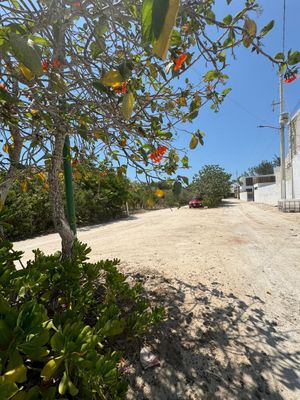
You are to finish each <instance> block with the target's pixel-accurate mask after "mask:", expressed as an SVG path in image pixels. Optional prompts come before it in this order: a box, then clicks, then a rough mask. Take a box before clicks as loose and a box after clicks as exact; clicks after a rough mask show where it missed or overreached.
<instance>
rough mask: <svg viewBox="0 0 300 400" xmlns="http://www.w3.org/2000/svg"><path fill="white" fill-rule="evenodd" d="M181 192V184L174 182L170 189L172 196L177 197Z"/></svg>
mask: <svg viewBox="0 0 300 400" xmlns="http://www.w3.org/2000/svg"><path fill="white" fill-rule="evenodd" d="M181 190H182V184H181V182H179V181H175V182H174V183H173V187H172V192H173V194H174V196H176V197H178V196H179V195H180V193H181Z"/></svg>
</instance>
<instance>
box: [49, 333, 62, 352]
mask: <svg viewBox="0 0 300 400" xmlns="http://www.w3.org/2000/svg"><path fill="white" fill-rule="evenodd" d="M50 344H51V347H52V349H53V350H54V351H62V349H63V348H64V339H63V336H62V334H61V333H60V332H56V333H55V334H54V335H53V336H52V338H51V340H50Z"/></svg>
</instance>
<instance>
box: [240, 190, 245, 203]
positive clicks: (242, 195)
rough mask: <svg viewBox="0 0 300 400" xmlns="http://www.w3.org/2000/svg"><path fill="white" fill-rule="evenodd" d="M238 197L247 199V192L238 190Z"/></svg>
mask: <svg viewBox="0 0 300 400" xmlns="http://www.w3.org/2000/svg"><path fill="white" fill-rule="evenodd" d="M240 199H241V200H244V201H247V192H240Z"/></svg>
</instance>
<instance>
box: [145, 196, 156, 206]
mask: <svg viewBox="0 0 300 400" xmlns="http://www.w3.org/2000/svg"><path fill="white" fill-rule="evenodd" d="M146 203H147V206H148V207H150V208H152V207H153V206H154V201H153V199H151V198H149V199H147V201H146Z"/></svg>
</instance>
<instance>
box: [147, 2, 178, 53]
mask: <svg viewBox="0 0 300 400" xmlns="http://www.w3.org/2000/svg"><path fill="white" fill-rule="evenodd" d="M179 4H180V0H169V8H168V11H167V15H166V19H165V23H164V26H163V28H162V31H161V33H160V35H159V38H158V39H157V41H156V42H155V44H154V46H153V53H154V54H156V55H157V56H158V57H160V58H161V59H162V60H165V59H166V57H167V52H168V49H169V46H170V40H171V36H172V31H173V27H174V25H175V23H176V17H177V13H178V10H179Z"/></svg>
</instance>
